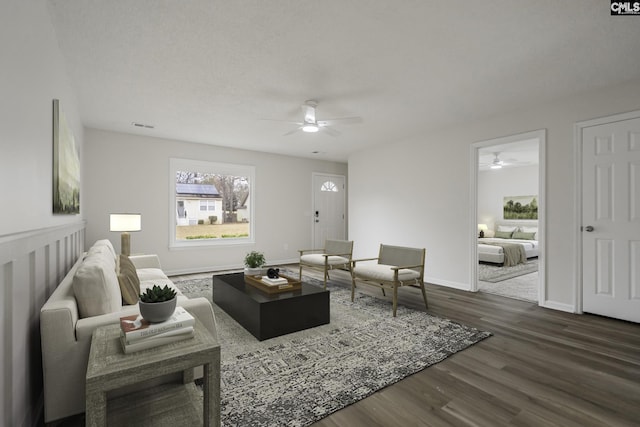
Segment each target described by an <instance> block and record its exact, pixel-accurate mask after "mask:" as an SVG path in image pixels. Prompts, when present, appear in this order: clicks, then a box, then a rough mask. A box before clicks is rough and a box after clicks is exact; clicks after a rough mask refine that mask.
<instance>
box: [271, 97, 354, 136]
mask: <svg viewBox="0 0 640 427" xmlns="http://www.w3.org/2000/svg"><path fill="white" fill-rule="evenodd" d="M317 107H318V102H317V101H314V100H308V101H305V102H304V104H302V121H301V122H289V121H287V123H292V124H295V125H297V127H296V128H295V129H293V130H291V131H289V132H287V133H285V134H284V136H287V135H291V134H294V133H296V132H305V133H316V132H324V133H326V134H327V135H330V136H338V135H340V132H339V131H338V130H336V129H335V128H333V127H332V126H333V125H335V124H353V123H361V122H362V117H339V118H335V119H325V120H318V118H317V117H316V108H317ZM276 121H284V120H276Z"/></svg>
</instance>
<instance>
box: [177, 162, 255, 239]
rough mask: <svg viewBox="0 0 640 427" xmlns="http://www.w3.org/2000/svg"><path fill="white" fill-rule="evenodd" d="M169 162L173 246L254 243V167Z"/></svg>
mask: <svg viewBox="0 0 640 427" xmlns="http://www.w3.org/2000/svg"><path fill="white" fill-rule="evenodd" d="M169 163H170V166H169V173H170V176H171V178H172V179H171V180H170V187H169V191H170V209H171V218H172V225H171V228H170V234H171V243H170V246H171V247H191V246H210V245H225V244H234V243H253V221H252V217H253V205H252V203H251V202H252V200H253V197H252V192H253V183H254V176H255V168H254V167H253V166H245V165H234V164H227V163H214V162H203V161H197V160H187V159H171V161H170V162H169Z"/></svg>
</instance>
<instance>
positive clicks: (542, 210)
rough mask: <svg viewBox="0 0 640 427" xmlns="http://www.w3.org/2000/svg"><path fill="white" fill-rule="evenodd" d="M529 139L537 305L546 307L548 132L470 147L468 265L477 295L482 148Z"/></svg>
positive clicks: (486, 142) (527, 133)
mask: <svg viewBox="0 0 640 427" xmlns="http://www.w3.org/2000/svg"><path fill="white" fill-rule="evenodd" d="M528 139H537V140H538V230H539V231H538V245H539V246H538V248H539V255H538V265H539V267H538V305H540V306H545V301H546V300H547V295H546V224H545V217H546V184H545V182H546V163H545V162H546V143H547V130H546V129H540V130H535V131H530V132H525V133H520V134H515V135H509V136H503V137H499V138H494V139H488V140H485V141H478V142H475V143H472V144H471V147H470V156H469V170H470V171H471V173H470V174H469V177H470V184H469V186H470V191H469V195H470V200H469V248H470V254H469V265H470V277H469V283H470V289H469V290H470V291H472V292H477V291H478V245H477V232H478V231H477V230H478V172H479V151H480V149H481V148H484V147H491V146H494V145H502V144H510V143H514V142H518V141H524V140H528Z"/></svg>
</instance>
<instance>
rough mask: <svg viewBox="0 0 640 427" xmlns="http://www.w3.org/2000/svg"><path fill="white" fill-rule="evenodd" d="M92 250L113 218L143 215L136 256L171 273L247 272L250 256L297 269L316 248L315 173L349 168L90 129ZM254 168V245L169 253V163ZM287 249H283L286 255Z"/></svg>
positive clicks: (135, 236)
mask: <svg viewBox="0 0 640 427" xmlns="http://www.w3.org/2000/svg"><path fill="white" fill-rule="evenodd" d="M85 140H86V143H85V157H84V160H85V167H86V169H87V170H88V171H90V172H89V173H88V174H87V176H86V180H85V183H84V184H85V188H86V192H85V194H86V196H85V199H86V206H87V218H88V222H87V234H86V236H87V240H86V244H87V246H89V245H91V244H92V243H93V242H94V241H96V240H97V239H101V238H108V239H110V240H111V242H112V243H113V245H114V246H115V247H116V248H119V247H120V236H119V233H111V232H109V213H112V212H140V213H141V214H142V231H141V232H137V233H131V252H132V253H138V252H144V253H157V254H158V255H159V256H160V261H161V262H162V265H163V269H165V270H166V271H167V272H168V273H179V272H189V271H209V270H219V269H225V268H237V267H242V265H243V260H244V256H245V254H246V253H247V252H250V251H252V250H259V251H262V252H264V254H265V257H266V259H267V263H269V264H280V263H283V262H295V261H297V260H298V256H299V255H298V252H297V250H298V249H304V248H309V247H311V230H312V224H313V222H312V218H311V202H312V197H311V184H312V181H311V174H312V172H323V173H332V174H340V175H345V176H346V174H347V165H346V164H344V163H336V162H326V161H321V160H312V159H302V158H295V157H287V156H280V155H274V154H266V153H260V152H256V151H245V150H236V149H231V148H223V147H216V146H210V145H205V144H195V143H189V142H185V141H174V140H167V139H159V138H151V137H143V136H136V135H129V134H123V133H115V132H108V131H102V130H95V129H87V130H86V133H85ZM172 157H177V158H185V159H196V160H204V161H213V162H220V163H235V164H240V165H252V166H255V168H256V182H255V193H254V194H255V199H253V200H252V201H251V203H254V206H255V211H254V212H255V218H254V219H252V220H253V221H255V231H254V232H255V242H256V243H255V244H242V245H234V246H224V247H210V248H202V247H200V248H197V249H196V248H194V249H172V250H169V247H168V246H169V226H170V224H172V222H171V221H170V218H169V210H170V209H171V207H170V206H169V192H168V188H169V179H170V177H169V159H170V158H172ZM285 248H286V249H285Z"/></svg>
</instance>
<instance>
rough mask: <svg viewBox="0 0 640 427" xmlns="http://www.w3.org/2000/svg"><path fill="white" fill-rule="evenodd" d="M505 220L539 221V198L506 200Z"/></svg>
mask: <svg viewBox="0 0 640 427" xmlns="http://www.w3.org/2000/svg"><path fill="white" fill-rule="evenodd" d="M503 209H504V219H538V196H509V197H505V198H504V208H503Z"/></svg>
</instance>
